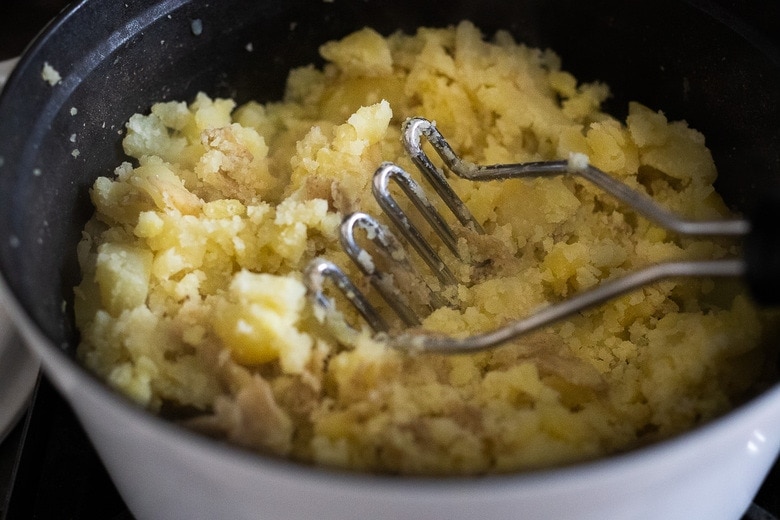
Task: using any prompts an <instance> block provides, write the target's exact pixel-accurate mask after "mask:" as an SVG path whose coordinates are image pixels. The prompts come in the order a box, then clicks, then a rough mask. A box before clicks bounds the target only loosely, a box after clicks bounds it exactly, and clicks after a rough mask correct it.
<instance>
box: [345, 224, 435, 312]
mask: <svg viewBox="0 0 780 520" xmlns="http://www.w3.org/2000/svg"><path fill="white" fill-rule="evenodd" d="M358 228H359V229H363V230H364V231H365V232H366V238H367V239H368V240H369V241H370V242H372V243H373V244H374V246H375V248H376V251H377V252H379V253H380V254H382V255H383V256H385V258H386V260H387V262H388V265H392V266H394V268H395V269H396V271H395V274H393V273H390V272H386V271H383V270H382V269H380V268H379V267H378V266H377V263H376V262H375V261H374V257H373V256H372V255H371V253H369V252H368V251H367V250H366V249H365V248H363V247H361V246H360V245H359V244H358V242H357V239H356V237H355V229H358ZM341 246H342V248H343V249H344V251H345V252H346V253H347V255H349V257H350V258H351V259H352V261H353V262H355V264H356V265H357V266H358V268H359V269H360V270H361V271H362V272H363V274H365V275H366V276H367V277H368V279H369V281H370V282H371V285H373V286H374V288H375V289H376V290H377V291H378V292H379V294H380V295H381V296H382V298H383V299H384V300H385V301H386V302H387V303H388V305H390V307H392V309H393V310H394V311H395V313H396V314H398V316H399V317H400V318H401V320H402V321H403V322H404V323H405V324H406V325H407V326H410V327H414V326H418V325H420V319H419V316H418V313H416V312H415V311H414V310H413V309H412V308H411V304H410V302H409V301H408V298H407V297H406V296H405V295H404V294H403V292H402V291H401V290H400V289H399V288H398V285H397V283H396V278H397V277H398V276H397V275H398V274H402V275H403V276H405V277H412V278H415V279H417V280H416V282H415V284H414V285H415V286H416V288H417V289H422V290H424V291H425V292H426V297H427V298H426V299H427V300H428V301H427V302H424V303H425V304H426V305H427V306H429V307H439V306H441V305H443V304H445V303H446V302H444V300H443V299H442V297H441V296H440V295H439V294H438V293H437V292H434V291H432V290H431V289H430V288H429V287H428V285H427V284H425V283H424V282H423V281H422V279H420V277H419V276H418V275H417V271H416V269H415V268H414V266H413V265H412V264H411V262H410V260H409V257H408V256H407V254H406V251H405V250H404V247H403V244H402V243H401V242H400V241H399V240H398V239H397V238H396V237H395V235H394V234H393V233H392V232H391V231H390V230H389V229H388V228H387V226H384V225H382V224H381V223H380V222H378V221H377V220H376V219H375V218H374V217H372V216H371V215H369V214H367V213H361V212H357V213H353V214H351V215H348V216H347V217H345V218H344V220H343V221H342V223H341Z"/></svg>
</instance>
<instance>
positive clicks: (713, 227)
mask: <svg viewBox="0 0 780 520" xmlns="http://www.w3.org/2000/svg"><path fill="white" fill-rule="evenodd" d="M422 137H425V139H426V140H427V141H428V142H429V143H430V144H431V146H433V148H434V150H436V153H437V154H438V155H439V157H441V159H442V160H443V161H444V163H445V165H446V166H447V168H448V169H449V170H450V171H451V172H452V173H454V174H455V175H457V176H458V177H461V178H464V179H468V180H472V181H487V180H500V179H516V178H529V177H545V176H553V175H578V176H580V177H582V178H583V179H586V180H588V181H590V182H591V183H593V184H595V185H596V186H598V187H599V188H600V189H602V190H603V191H605V192H607V193H609V194H610V195H612V196H613V197H615V198H616V199H618V200H619V201H621V202H623V203H624V204H626V205H628V206H629V207H631V208H632V209H633V210H634V211H636V212H637V213H639V214H641V215H642V216H644V217H645V218H647V219H649V220H651V221H653V222H655V223H656V224H658V225H660V226H662V227H664V228H666V229H668V230H671V231H674V232H677V233H680V234H684V235H718V236H744V235H747V234H748V233H749V232H750V223H749V222H748V221H747V220H743V219H723V220H711V221H710V220H707V221H692V220H686V219H683V218H681V217H679V216H678V215H676V214H674V213H672V212H670V211H668V210H667V209H666V208H664V207H662V206H660V205H658V204H657V203H656V202H655V201H654V200H653V199H651V198H650V197H648V196H646V195H644V194H643V193H641V192H639V191H636V190H634V189H632V188H631V187H629V186H628V185H626V184H624V183H623V182H621V181H619V180H617V179H614V178H613V177H611V176H609V175H608V174H606V173H605V172H603V171H602V170H600V169H598V168H596V167H595V166H593V165H591V164H589V163H588V162H587V158H586V156H584V155H583V154H573V156H572V157H571V158H570V159H568V160H557V161H541V162H527V163H515V164H493V165H476V164H474V163H470V162H467V161H463V160H462V159H461V158H460V157H459V156H458V155H457V154H456V153H455V151H454V150H453V149H452V147H451V146H450V145H449V143H448V142H447V141H446V139H444V136H442V134H441V132H439V130H438V129H437V128H436V125H435V123H432V122H430V121H428V120H427V119H423V118H411V119H408V120H407V121H406V122H405V123H404V146H405V147H406V149H407V151H408V153H409V154H410V156H411V157H412V160H413V161H414V163H415V164H416V165H418V167H420V168H421V170H422V171H423V172H424V173H425V174H426V176H427V177H428V178H429V180H430V181H431V182H432V184H433V185H434V189H436V190H437V192H438V190H439V185H440V184H444V185H446V184H447V182H446V179H445V178H444V176H443V174H442V173H441V172H440V171H439V170H438V169H437V168H436V167H435V166H433V163H432V162H431V161H430V159H429V158H428V156H427V155H426V154H425V152H424V151H423V149H422V146H421V143H420V139H421V138H422ZM447 189H448V190H449V191H450V192H451V191H452V190H451V188H449V186H447ZM445 193H446V191H445ZM447 196H448V197H449V196H450V195H447ZM442 197H443V198H444V197H445V196H444V195H442ZM445 200H447V199H445Z"/></svg>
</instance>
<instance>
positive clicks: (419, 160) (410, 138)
mask: <svg viewBox="0 0 780 520" xmlns="http://www.w3.org/2000/svg"><path fill="white" fill-rule="evenodd" d="M431 129H433V130H435V129H436V127H435V125H433V124H432V123H431V122H430V121H428V120H427V119H422V118H411V119H407V120H406V121H405V122H404V124H403V133H402V135H403V145H404V148H405V149H406V153H407V154H409V158H411V160H412V162H413V163H414V165H415V166H417V169H419V170H420V171H421V172H422V173H423V175H424V176H425V178H426V180H427V181H428V183H430V185H431V186H432V187H433V189H434V190H435V191H436V193H437V194H438V195H439V197H441V199H442V200H443V201H444V203H445V204H446V205H447V207H448V208H450V211H452V213H453V214H454V215H455V217H456V218H457V219H458V221H459V222H460V223H461V225H463V226H465V227H467V228H469V229H472V230H473V231H475V232H477V233H480V234H481V233H484V232H485V231H484V230H483V229H482V225H481V224H480V223H479V222H478V221H477V219H476V218H474V215H472V214H471V211H469V208H468V207H467V206H466V204H465V203H464V202H463V201H462V200H460V197H458V195H457V193H455V191H454V190H453V189H452V186H450V185H449V183H448V182H447V179H446V177H445V176H444V172H443V171H441V170H440V169H439V168H437V167H436V166H435V165H434V164H433V162H431V160H430V158H428V154H426V153H425V152H424V151H423V149H422V145H421V142H420V138H421V137H423V136H424V137H425V138H426V139H428V140H429V141H430V140H431V135H430V130H431ZM437 133H438V132H437ZM439 136H441V134H439ZM441 140H442V141H444V138H443V137H442V138H441ZM431 144H433V142H432V143H431ZM434 148H436V151H437V152H438V153H439V154H440V155H441V153H443V152H442V151H440V150H439V148H438V147H437V146H436V145H434ZM447 149H449V150H450V151H452V148H450V147H449V145H448V144H447V143H446V141H445V142H444V143H443V148H442V150H444V151H445V152H446V150H447ZM452 155H453V156H454V155H455V153H454V152H452ZM455 157H456V158H457V156H455ZM444 161H445V163H447V159H445V160H444Z"/></svg>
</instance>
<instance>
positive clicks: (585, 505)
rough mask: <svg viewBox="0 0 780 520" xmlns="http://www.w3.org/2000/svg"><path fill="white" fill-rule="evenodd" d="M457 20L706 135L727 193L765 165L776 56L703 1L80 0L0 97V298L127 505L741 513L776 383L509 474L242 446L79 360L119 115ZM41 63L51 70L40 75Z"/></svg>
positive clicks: (774, 149) (778, 78) (355, 513)
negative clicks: (88, 232) (76, 313)
mask: <svg viewBox="0 0 780 520" xmlns="http://www.w3.org/2000/svg"><path fill="white" fill-rule="evenodd" d="M463 19H469V20H471V21H473V22H474V23H475V24H476V25H477V26H478V27H480V28H481V29H482V30H483V31H485V33H486V34H492V33H493V32H494V31H495V30H497V29H508V30H510V31H511V32H512V33H513V34H514V35H515V37H516V39H517V40H519V41H522V42H525V43H527V44H529V45H531V46H537V47H549V48H552V49H554V50H555V51H556V52H557V53H558V54H560V55H561V56H562V58H563V61H564V68H565V69H567V70H569V71H571V72H573V73H574V74H575V75H576V76H577V77H578V78H579V79H580V80H582V81H593V80H600V81H604V82H606V83H608V84H609V85H610V86H611V87H612V90H613V96H612V98H611V99H610V100H609V101H608V104H607V109H608V110H609V111H610V112H612V113H613V114H614V115H616V116H618V117H622V116H624V115H625V111H626V107H627V102H628V101H629V100H638V101H640V102H642V103H644V104H645V105H648V106H650V107H652V108H654V109H662V110H663V111H664V112H665V113H666V114H667V115H668V116H669V118H670V119H686V120H687V121H688V122H689V123H690V125H691V126H692V127H694V128H696V129H698V130H701V131H702V132H703V133H704V134H705V135H706V136H707V139H708V141H707V142H708V145H709V147H710V148H711V150H712V152H713V156H714V158H715V161H716V164H717V165H718V167H719V171H720V178H719V181H718V188H719V190H720V191H721V193H722V194H723V195H724V197H725V199H726V201H727V203H729V204H730V205H732V206H733V207H734V208H736V209H741V210H746V211H749V210H750V208H751V206H752V204H753V201H755V200H758V199H759V198H760V195H761V194H762V193H764V192H765V191H766V189H767V186H769V185H772V183H776V179H777V178H778V173H780V58H779V56H780V54H779V53H778V51H777V49H776V48H775V47H773V46H772V45H771V44H770V43H769V42H767V41H764V40H762V39H761V38H760V37H758V36H757V34H756V33H753V32H752V30H751V28H750V27H748V26H745V25H743V24H741V23H740V22H739V20H737V19H733V18H731V17H729V16H727V15H726V14H725V13H724V12H722V11H721V10H720V9H718V8H717V7H716V6H713V5H711V4H709V3H707V2H705V1H696V2H672V1H667V0H660V1H659V0H647V1H644V0H599V1H593V2H582V1H579V0H556V1H553V0H522V1H521V0H517V1H513V2H506V1H501V0H487V1H481V2H467V1H452V0H449V1H444V0H429V1H426V2H420V1H418V0H330V1H319V0H266V1H262V0H230V1H228V0H221V1H215V2H198V1H192V0H164V1H156V2H155V1H150V0H133V1H131V2H117V1H116V0H82V1H78V2H74V4H73V5H72V6H71V7H69V8H68V9H67V10H66V11H65V12H64V13H62V14H61V15H60V16H59V17H58V18H57V19H56V20H54V21H53V22H52V24H50V26H49V27H48V28H47V30H45V31H44V32H43V33H42V34H41V35H40V36H39V38H38V39H37V40H36V41H35V42H34V43H33V45H32V46H31V47H30V48H29V49H28V50H27V52H26V53H25V55H24V57H23V58H22V60H21V61H20V62H19V64H18V66H17V68H16V70H15V72H14V73H13V75H12V77H11V78H10V79H9V81H8V84H7V86H6V88H5V91H4V93H3V97H2V98H1V99H0V197H1V200H0V267H1V268H2V291H3V292H4V293H5V297H7V298H8V299H9V300H10V308H9V312H10V313H11V314H12V315H13V317H14V319H15V321H16V323H17V324H18V327H19V329H20V331H21V332H22V334H23V335H24V337H25V339H26V340H27V342H28V343H29V345H30V347H31V348H32V349H33V350H34V352H35V353H36V354H37V355H38V356H40V358H41V359H42V363H43V367H44V369H45V371H46V374H47V375H48V377H49V378H50V379H51V380H52V381H53V382H54V384H55V385H56V386H57V388H58V389H59V391H61V392H62V394H63V395H64V396H65V397H66V398H67V400H68V401H69V403H70V404H71V405H72V407H73V409H74V410H75V412H76V414H77V416H78V417H79V419H80V420H81V422H82V423H83V425H84V427H85V429H86V431H87V433H88V435H89V436H90V439H91V440H92V442H93V443H94V445H95V447H96V449H97V451H98V453H99V455H100V456H101V458H102V460H103V462H104V463H105V465H106V467H107V469H108V471H109V473H110V475H111V477H112V479H113V480H114V482H115V484H116V486H117V488H118V489H119V491H120V493H121V495H122V497H123V498H124V500H125V501H126V503H127V504H128V507H129V508H130V510H131V511H132V513H133V515H134V516H135V517H136V518H138V519H139V520H144V519H154V518H165V519H176V518H182V519H188V520H191V519H198V518H203V519H214V518H229V519H241V518H253V519H257V518H269V519H274V520H280V519H286V518H289V519H293V518H295V519H299V518H318V519H329V518H334V519H335V518H338V519H341V520H343V519H349V518H355V519H357V518H361V519H363V518H372V519H381V518H405V517H408V518H449V519H462V518H463V519H465V518H491V519H493V518H525V519H533V518H539V519H549V518H555V519H558V520H561V519H574V518H576V519H599V520H601V519H604V518H621V519H622V518H635V519H650V518H659V519H661V518H662V519H675V518H707V519H711V520H717V519H735V518H739V517H740V516H741V514H742V513H743V512H744V511H745V509H746V507H747V506H748V504H749V503H750V500H751V498H752V497H753V496H754V494H755V492H756V490H757V489H758V487H759V486H760V484H761V482H762V480H763V478H764V476H765V475H766V473H767V472H768V470H769V468H770V467H771V465H772V462H773V460H774V459H775V457H776V455H777V453H778V451H779V450H780V384H774V385H773V386H769V387H767V388H765V389H764V390H763V392H761V393H760V395H758V396H756V397H755V398H753V399H751V400H750V401H749V402H746V403H744V404H743V405H741V406H740V407H739V408H737V409H736V410H734V411H732V412H731V413H729V414H727V415H726V416H724V417H722V418H720V419H717V420H714V421H711V422H710V423H708V424H706V425H704V426H702V427H700V428H698V429H696V430H694V431H691V432H689V433H687V434H684V435H681V436H679V437H676V438H674V439H671V440H668V441H665V442H662V443H659V444H656V445H652V446H649V447H646V448H642V449H638V450H635V451H632V452H630V453H626V454H621V455H618V456H613V457H610V458H607V459H603V460H599V461H595V462H588V463H582V464H577V465H573V466H568V467H564V468H557V469H550V470H543V471H535V472H530V473H524V474H515V475H500V476H486V477H469V478H460V477H458V478H408V477H394V476H382V475H369V474H361V473H353V472H348V471H337V470H330V469H324V468H317V467H310V466H306V465H303V464H298V463H294V462H291V461H288V460H283V459H279V458H275V457H271V456H264V455H258V454H252V453H248V452H246V451H243V450H241V449H239V448H235V447H231V446H226V445H224V444H222V443H219V442H217V441H214V440H211V439H208V438H205V437H202V436H200V435H198V434H195V433H193V432H190V431H187V430H185V429H183V428H181V427H179V426H178V425H176V424H173V423H171V422H168V421H166V420H163V419H161V418H158V417H156V416H153V415H151V414H149V413H147V412H145V411H143V410H141V409H139V408H137V407H136V406H134V405H133V404H131V403H130V402H129V401H128V400H126V399H125V398H123V397H122V396H119V395H117V394H115V393H114V392H112V391H111V390H109V389H108V388H107V387H106V386H104V385H103V384H102V383H101V382H100V381H98V380H97V379H96V378H95V377H93V376H92V375H91V374H89V373H88V372H87V371H85V370H84V369H83V368H81V367H80V366H79V365H78V364H77V363H76V361H74V356H73V352H74V350H75V347H76V345H77V342H78V333H77V331H76V330H75V329H74V324H73V317H72V305H71V303H72V287H73V286H75V285H76V284H77V283H78V280H79V268H78V264H77V261H76V243H77V242H78V240H79V238H80V233H81V229H82V227H83V225H84V223H85V222H86V220H87V219H88V218H89V216H90V215H91V212H92V209H91V205H90V202H89V197H88V190H89V188H90V186H91V185H92V183H93V181H94V179H95V178H96V177H97V176H100V175H107V174H110V173H111V172H112V170H113V168H114V167H116V166H117V165H118V164H120V163H121V162H122V161H123V160H124V158H123V154H122V149H121V138H122V133H123V124H124V122H125V121H126V120H127V119H128V118H129V117H130V116H131V115H132V114H134V113H136V112H146V111H148V109H149V107H150V105H151V104H152V103H154V102H157V101H161V100H191V99H192V98H193V97H194V96H195V94H196V93H197V92H198V91H204V92H207V93H208V94H210V95H211V96H230V97H233V98H235V99H236V100H237V101H238V102H244V101H248V100H250V99H257V100H260V101H269V100H274V99H277V98H279V97H280V95H281V93H282V90H283V86H284V79H285V77H286V74H287V72H288V70H289V69H290V68H291V67H294V66H299V65H305V64H308V63H317V62H318V59H319V58H318V55H317V48H318V45H319V44H320V43H322V42H324V41H326V40H329V39H333V38H339V37H342V36H344V35H346V34H347V33H349V32H352V31H354V30H356V29H359V28H361V27H363V26H371V27H373V28H375V29H377V30H379V31H380V32H383V33H385V34H388V33H390V32H392V31H395V30H398V29H404V30H407V31H411V30H413V29H414V28H416V27H418V26H421V25H428V26H442V25H446V24H452V23H456V22H458V21H460V20H463ZM46 64H48V65H49V66H50V67H51V68H52V69H54V70H56V71H57V72H58V73H59V75H60V76H61V79H60V81H59V82H57V83H55V84H54V85H51V84H50V83H49V82H47V81H44V79H43V78H42V70H43V69H44V66H45V65H46Z"/></svg>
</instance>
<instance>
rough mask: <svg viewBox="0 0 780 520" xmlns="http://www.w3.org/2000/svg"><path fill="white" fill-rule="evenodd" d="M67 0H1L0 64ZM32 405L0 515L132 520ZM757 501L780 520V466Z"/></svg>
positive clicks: (755, 32)
mask: <svg viewBox="0 0 780 520" xmlns="http://www.w3.org/2000/svg"><path fill="white" fill-rule="evenodd" d="M117 1H121V0H117ZM129 1H132V0H129ZM689 1H691V3H697V1H698V0H689ZM68 3H69V2H67V1H65V0H0V61H3V60H6V59H9V58H13V57H16V56H18V55H20V54H21V53H22V52H23V51H24V49H25V47H26V46H27V44H28V43H29V42H30V41H31V40H32V39H34V38H35V36H36V35H37V34H38V32H39V31H40V30H41V29H42V28H43V27H44V26H45V25H46V23H47V22H48V21H49V20H50V19H51V18H52V17H54V16H55V15H56V14H57V13H58V12H59V11H60V10H61V9H62V8H63V7H65V6H66V5H67V4H68ZM716 9H719V10H720V14H725V15H726V16H729V17H730V16H736V17H737V18H740V19H743V20H744V21H745V22H746V23H745V25H744V26H743V28H744V31H746V32H747V33H749V34H748V36H750V37H753V38H758V39H759V40H765V41H768V42H770V43H773V44H778V42H780V36H779V35H778V32H780V0H769V1H767V0H747V1H739V0H718V1H717V2H716ZM33 402H34V404H33V407H32V408H31V411H30V412H29V413H28V415H27V417H25V418H24V419H23V420H22V421H21V422H20V424H19V425H18V426H17V427H16V428H15V429H14V430H13V432H11V434H10V435H9V437H8V438H7V439H6V440H5V441H4V442H3V443H2V444H0V518H2V519H6V520H16V519H40V520H50V519H57V520H60V519H73V520H77V519H79V520H83V519H95V520H98V519H100V520H130V519H131V516H130V514H129V513H128V512H127V511H126V509H125V508H124V505H123V504H122V502H121V499H120V498H119V496H118V495H117V493H116V490H115V489H114V487H113V485H112V484H111V481H110V480H109V478H108V476H107V474H106V473H105V470H104V469H103V467H102V465H101V464H100V462H99V460H98V459H97V457H96V455H95V453H94V451H93V449H92V447H91V446H90V444H89V442H88V441H87V440H86V438H85V437H84V434H83V432H82V431H81V429H80V426H79V425H78V423H77V422H76V420H75V418H74V417H73V415H72V413H71V412H70V409H69V408H68V406H67V404H65V403H64V402H63V401H62V399H61V398H60V397H59V396H58V395H57V393H56V392H55V391H54V390H53V389H52V388H51V386H49V384H48V383H47V382H46V380H45V379H44V380H42V382H41V384H40V385H39V387H38V389H37V391H36V395H35V396H34V401H33ZM756 503H757V504H758V505H759V506H761V507H762V508H764V509H766V510H768V511H770V512H771V513H772V514H773V515H775V516H776V517H778V518H780V465H777V466H776V467H775V469H774V470H773V472H772V475H771V476H770V478H769V479H768V480H767V483H766V484H765V486H764V487H763V488H762V490H761V491H760V493H759V495H758V496H757V497H756ZM760 515H761V511H758V510H755V511H752V512H751V514H750V515H748V516H749V517H750V518H751V519H754V520H758V519H760V518H762V517H761V516H760ZM768 518H771V516H770V517H768Z"/></svg>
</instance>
